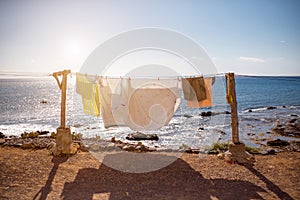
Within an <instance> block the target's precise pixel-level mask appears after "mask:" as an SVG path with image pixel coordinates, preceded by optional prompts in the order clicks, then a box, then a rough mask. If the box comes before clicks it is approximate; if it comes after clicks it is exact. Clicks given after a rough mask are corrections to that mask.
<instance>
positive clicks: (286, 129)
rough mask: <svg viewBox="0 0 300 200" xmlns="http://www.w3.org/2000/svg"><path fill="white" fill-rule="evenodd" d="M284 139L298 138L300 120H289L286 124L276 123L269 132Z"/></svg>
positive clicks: (299, 134) (299, 135)
mask: <svg viewBox="0 0 300 200" xmlns="http://www.w3.org/2000/svg"><path fill="white" fill-rule="evenodd" d="M271 133H273V134H278V135H282V136H286V137H295V138H300V120H299V118H293V119H290V120H289V121H287V122H283V123H278V124H277V125H276V126H275V127H274V128H273V129H272V131H271Z"/></svg>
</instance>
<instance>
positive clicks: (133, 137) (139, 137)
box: [126, 132, 159, 141]
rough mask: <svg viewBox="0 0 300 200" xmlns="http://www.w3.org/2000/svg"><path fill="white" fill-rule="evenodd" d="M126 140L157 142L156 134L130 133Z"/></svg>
mask: <svg viewBox="0 0 300 200" xmlns="http://www.w3.org/2000/svg"><path fill="white" fill-rule="evenodd" d="M126 139H127V140H135V141H138V140H155V141H157V140H158V139H159V138H158V136H157V135H156V134H144V133H141V132H136V133H130V134H128V135H127V136H126Z"/></svg>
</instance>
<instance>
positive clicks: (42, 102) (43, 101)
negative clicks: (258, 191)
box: [40, 99, 48, 104]
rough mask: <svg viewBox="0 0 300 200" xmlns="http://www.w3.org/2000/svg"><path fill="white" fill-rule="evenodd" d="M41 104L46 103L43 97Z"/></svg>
mask: <svg viewBox="0 0 300 200" xmlns="http://www.w3.org/2000/svg"><path fill="white" fill-rule="evenodd" d="M40 103H41V104H45V103H48V102H47V101H46V100H45V99H43V100H42V101H40Z"/></svg>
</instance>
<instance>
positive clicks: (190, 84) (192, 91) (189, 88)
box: [182, 77, 206, 101]
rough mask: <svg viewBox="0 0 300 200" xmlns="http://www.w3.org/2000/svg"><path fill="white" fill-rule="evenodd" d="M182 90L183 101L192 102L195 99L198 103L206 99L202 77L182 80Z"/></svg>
mask: <svg viewBox="0 0 300 200" xmlns="http://www.w3.org/2000/svg"><path fill="white" fill-rule="evenodd" d="M182 89H183V94H184V99H185V100H188V101H193V100H194V98H195V97H196V99H197V100H198V101H202V100H204V99H206V90H205V83H204V78H203V77H194V78H185V79H182Z"/></svg>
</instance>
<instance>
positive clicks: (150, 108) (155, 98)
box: [127, 80, 180, 131]
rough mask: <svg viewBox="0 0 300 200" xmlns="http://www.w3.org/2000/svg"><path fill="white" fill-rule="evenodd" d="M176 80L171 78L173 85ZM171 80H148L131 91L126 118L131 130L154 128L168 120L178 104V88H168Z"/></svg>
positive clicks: (165, 123)
mask: <svg viewBox="0 0 300 200" xmlns="http://www.w3.org/2000/svg"><path fill="white" fill-rule="evenodd" d="M176 81H177V80H173V85H177V86H178V83H177V82H176ZM171 82H172V81H170V80H168V82H165V83H164V81H163V80H161V81H157V82H156V83H153V82H148V83H147V84H144V85H143V86H142V87H139V88H136V89H135V90H134V91H133V92H132V94H131V95H130V99H129V105H128V106H129V107H128V112H129V113H128V114H129V117H128V118H127V120H128V121H127V125H128V126H129V127H130V128H131V129H132V130H137V131H142V130H156V129H159V128H161V127H163V126H165V125H167V124H168V123H169V122H170V120H171V119H172V117H173V115H174V113H175V112H176V110H177V108H178V107H179V105H180V92H179V89H178V87H173V88H169V87H170V86H171V85H170V83H171ZM163 83H164V84H163ZM166 83H167V84H168V85H166ZM174 83H175V84H174Z"/></svg>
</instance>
